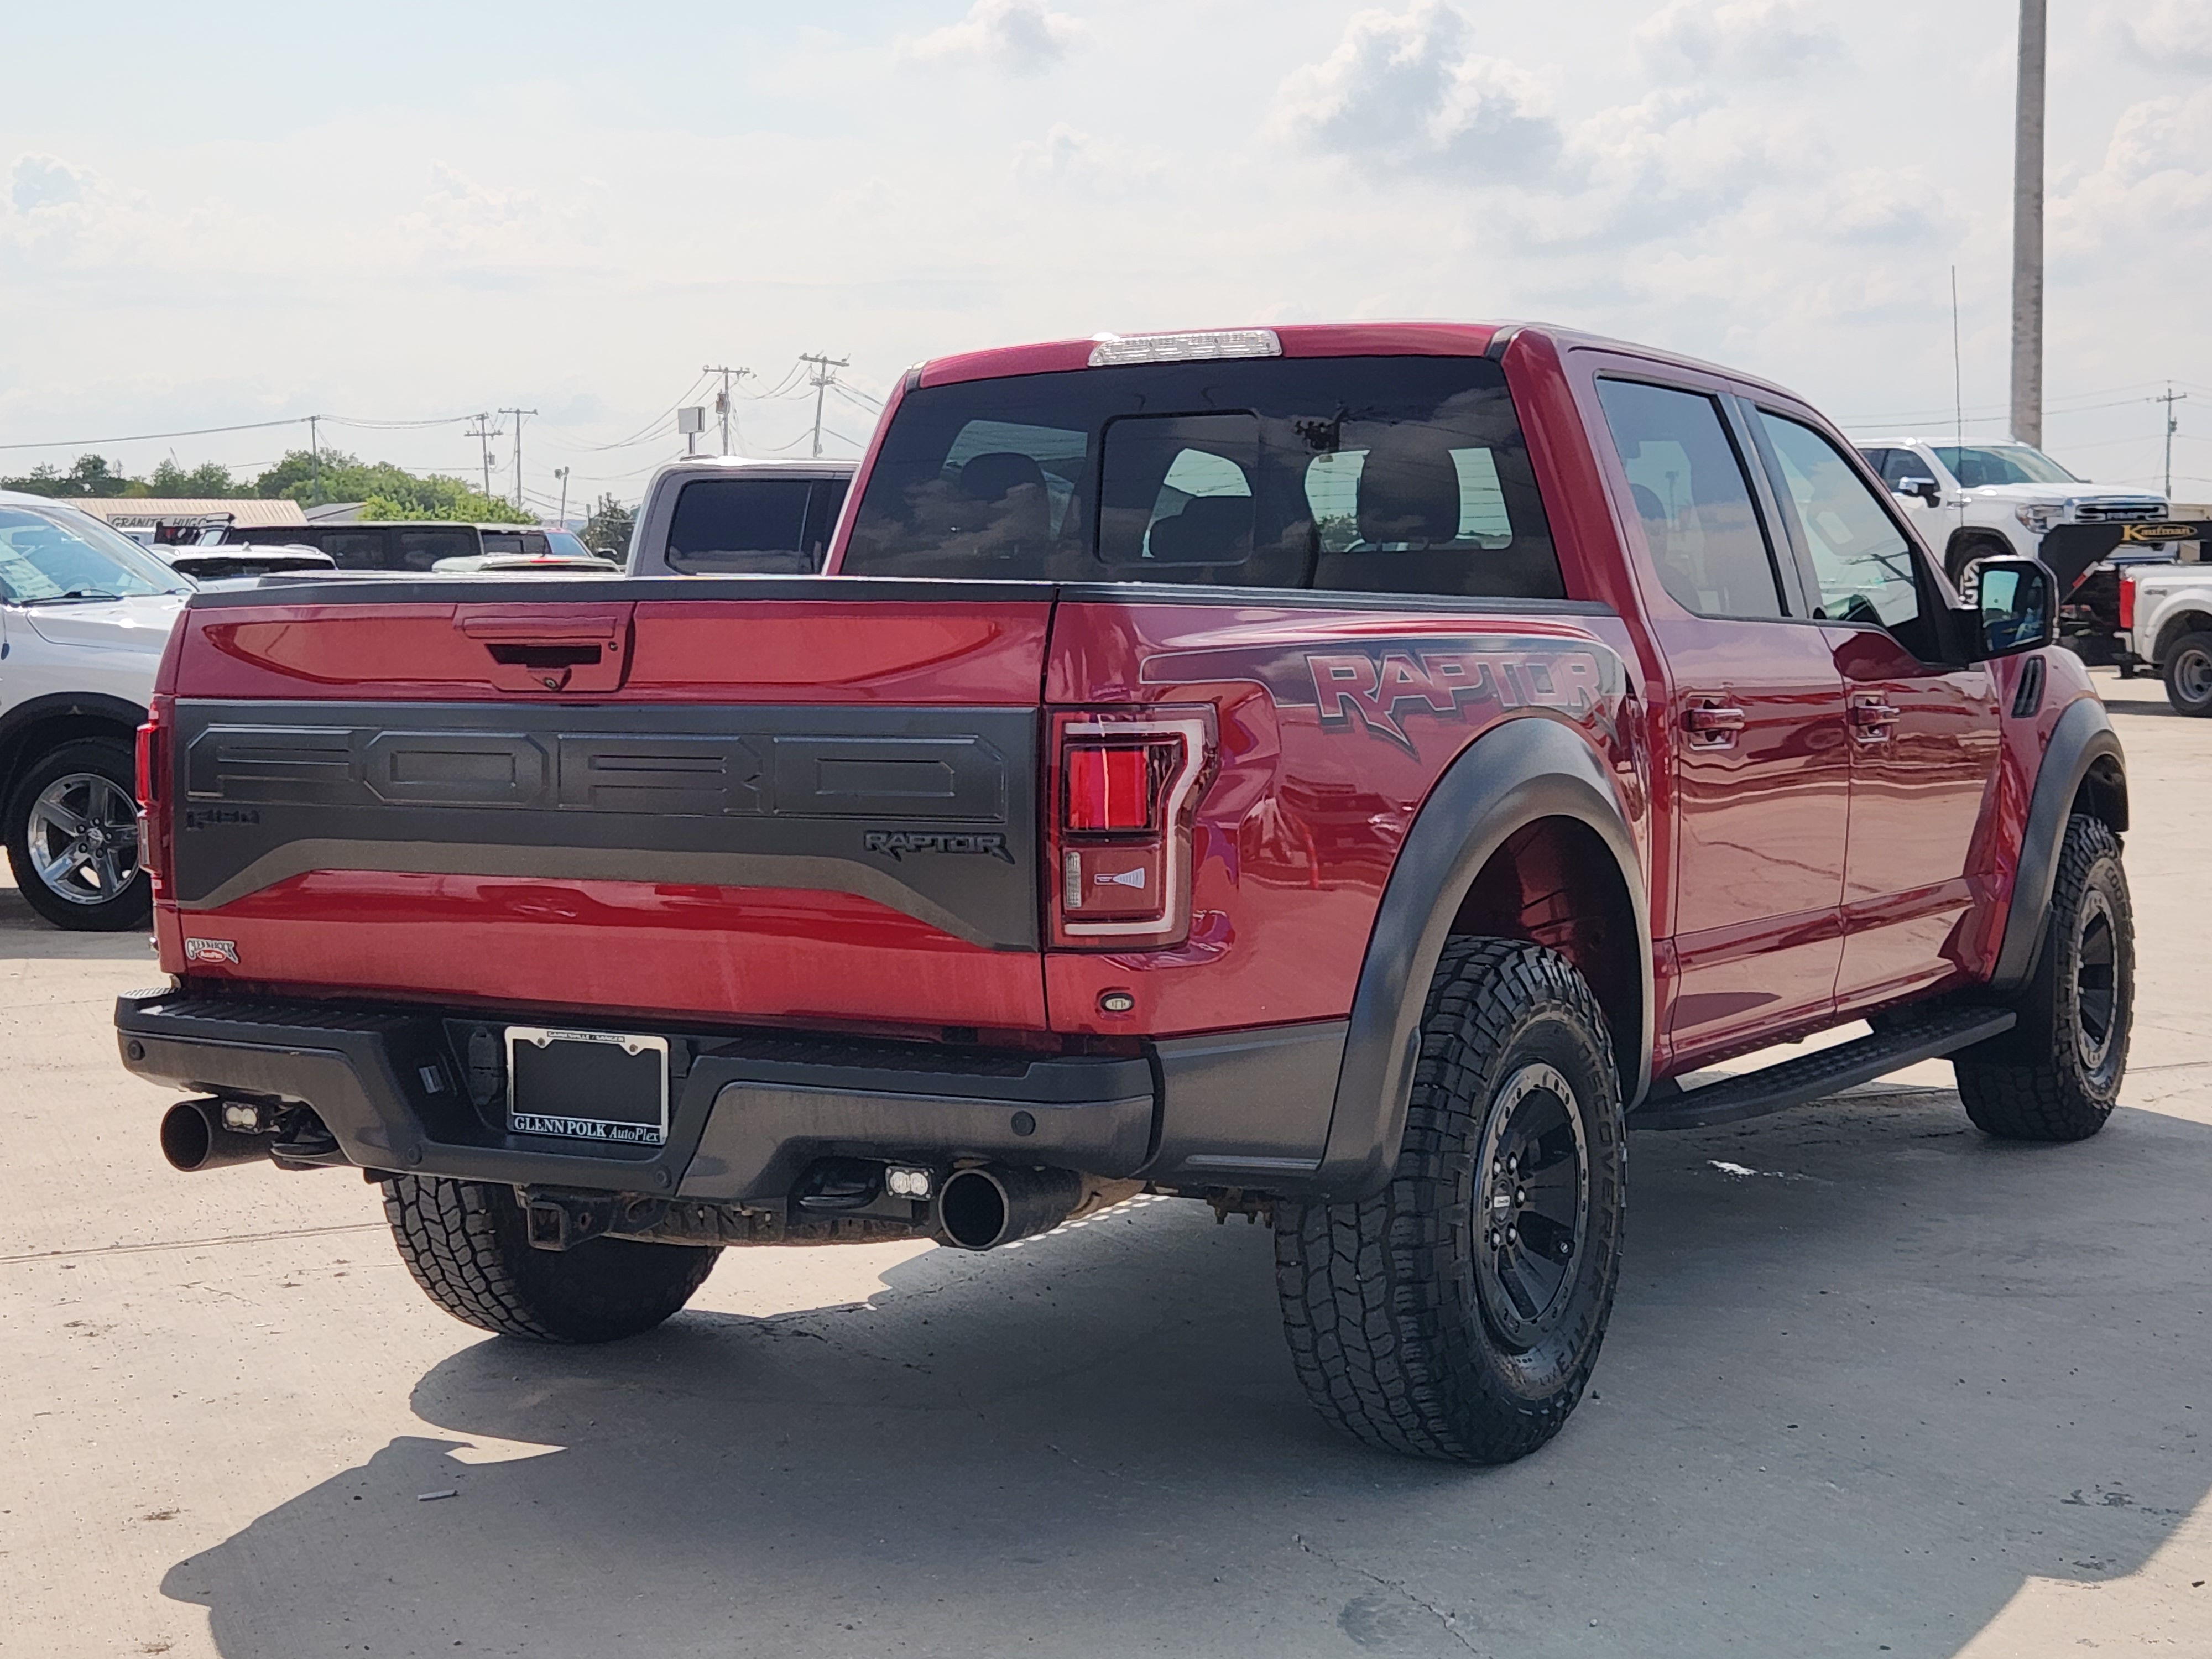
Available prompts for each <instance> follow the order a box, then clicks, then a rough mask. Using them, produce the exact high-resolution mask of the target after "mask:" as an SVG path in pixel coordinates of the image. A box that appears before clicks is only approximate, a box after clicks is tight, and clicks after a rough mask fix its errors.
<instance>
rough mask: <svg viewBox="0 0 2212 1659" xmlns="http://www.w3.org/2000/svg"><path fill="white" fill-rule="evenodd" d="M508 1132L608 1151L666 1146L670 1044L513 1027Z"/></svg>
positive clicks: (625, 1035) (638, 1036)
mask: <svg viewBox="0 0 2212 1659" xmlns="http://www.w3.org/2000/svg"><path fill="white" fill-rule="evenodd" d="M506 1047H507V1133H510V1134H519V1135H538V1136H544V1137H547V1138H550V1139H559V1140H580V1141H586V1142H592V1143H596V1144H598V1145H601V1146H655V1147H658V1146H666V1145H667V1144H668V1039H667V1038H666V1037H661V1036H646V1035H644V1034H642V1033H641V1032H637V1031H586V1030H575V1029H574V1028H572V1027H567V1026H548V1025H510V1026H508V1027H507V1030H506Z"/></svg>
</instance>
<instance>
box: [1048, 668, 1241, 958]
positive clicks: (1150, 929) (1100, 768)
mask: <svg viewBox="0 0 2212 1659" xmlns="http://www.w3.org/2000/svg"><path fill="white" fill-rule="evenodd" d="M1212 753H1213V710H1212V708H1210V707H1198V708H1153V709H1146V710H1127V711H1123V710H1118V709H1117V710H1063V711H1060V712H1059V713H1057V714H1055V715H1054V756H1055V764H1054V787H1053V801H1054V813H1053V821H1052V826H1051V829H1052V848H1051V851H1052V859H1053V866H1054V873H1055V875H1056V877H1057V879H1056V880H1055V881H1054V893H1053V904H1052V912H1053V917H1052V920H1053V934H1054V943H1055V944H1058V945H1115V946H1121V947H1123V948H1127V947H1129V946H1132V945H1133V946H1138V947H1140V948H1152V947H1158V946H1163V945H1175V944H1179V943H1180V942H1181V941H1182V939H1183V938H1184V937H1185V936H1186V935H1187V934H1188V933H1189V931H1190V886H1191V823H1192V819H1193V817H1194V815H1195V813H1196V811H1197V805H1198V796H1199V791H1200V784H1201V782H1202V781H1203V780H1204V777H1205V775H1206V769H1207V768H1208V766H1209V765H1210V764H1211V763H1212Z"/></svg>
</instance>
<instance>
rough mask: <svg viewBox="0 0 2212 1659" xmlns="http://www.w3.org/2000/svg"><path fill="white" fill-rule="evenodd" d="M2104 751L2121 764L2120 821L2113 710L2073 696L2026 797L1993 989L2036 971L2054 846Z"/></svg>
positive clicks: (2122, 824) (2123, 825)
mask: <svg viewBox="0 0 2212 1659" xmlns="http://www.w3.org/2000/svg"><path fill="white" fill-rule="evenodd" d="M2106 759H2109V760H2110V761H2112V763H2113V764H2114V765H2115V766H2117V767H2118V768H2119V769H2120V779H2121V785H2122V790H2121V794H2120V799H2119V803H2118V809H2119V810H2118V817H2119V822H2118V823H2115V824H2114V825H2113V826H2112V828H2113V829H2115V830H2116V831H2124V830H2125V829H2127V827H2128V823H2127V794H2126V781H2127V757H2126V756H2125V754H2124V753H2123V752H2122V751H2121V749H2120V739H2119V734H2118V732H2114V731H2113V730H2112V716H2110V715H2109V714H2106V712H2105V705H2104V704H2103V703H2102V702H2099V701H2098V700H2097V699H2096V698H2095V697H2093V696H2082V697H2077V698H2075V700H2074V702H2072V703H2071V704H2070V705H2069V707H2068V708H2067V710H2066V712H2065V713H2064V714H2061V715H2060V716H2059V717H2058V723H2057V725H2056V726H2053V727H2051V740H2050V742H2048V743H2047V744H2045V745H2044V749H2043V761H2042V763H2041V765H2040V766H2039V768H2038V769H2037V770H2036V774H2035V789H2034V793H2033V794H2031V795H2030V796H2029V798H2028V807H2027V829H2026V830H2025V831H2024V832H2023V833H2022V835H2021V844H2020V865H2019V868H2018V869H2017V870H2016V871H2015V873H2014V875H2013V882H2012V905H2011V908H2009V910H2008V912H2007V914H2006V916H2005V930H2004V943H2003V944H2002V945H2001V946H2000V947H1999V948H1998V951H1997V965H1996V972H1995V973H1993V974H1991V975H1990V989H1991V990H1993V991H2000V992H2012V991H2017V990H2019V989H2020V988H2021V987H2022V986H2023V985H2025V984H2027V981H2028V978H2029V976H2030V975H2033V973H2034V972H2035V963H2036V958H2037V957H2039V955H2040V954H2041V951H2042V946H2043V924H2044V921H2045V918H2047V917H2048V916H2049V915H2050V914H2051V888H2052V885H2053V884H2055V883H2056V882H2057V878H2058V850H2059V848H2060V847H2061V846H2062V845H2063V843H2064V842H2065V840H2066V820H2067V819H2068V818H2069V817H2071V816H2072V814H2073V811H2074V800H2075V796H2076V795H2078V794H2079V793H2081V780H2082V779H2084V778H2086V777H2087V776H2088V775H2089V769H2090V768H2091V767H2093V766H2094V765H2095V764H2096V763H2098V762H2099V761H2100V760H2106Z"/></svg>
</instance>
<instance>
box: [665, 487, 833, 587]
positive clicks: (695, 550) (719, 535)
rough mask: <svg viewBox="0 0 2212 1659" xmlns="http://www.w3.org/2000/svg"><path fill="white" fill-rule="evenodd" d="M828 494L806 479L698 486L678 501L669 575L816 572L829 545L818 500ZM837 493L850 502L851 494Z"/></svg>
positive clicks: (672, 524)
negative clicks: (682, 573)
mask: <svg viewBox="0 0 2212 1659" xmlns="http://www.w3.org/2000/svg"><path fill="white" fill-rule="evenodd" d="M823 487H824V481H817V480H810V479H806V478H699V479H695V480H693V481H692V482H691V483H687V484H685V485H684V489H683V490H682V492H681V493H680V494H679V495H678V496H677V497H676V512H675V514H674V516H673V517H672V518H671V520H670V523H669V526H668V568H670V569H671V570H677V571H682V572H684V574H687V575H708V574H714V573H716V572H721V573H725V574H727V573H732V572H735V573H744V572H748V571H751V572H763V571H765V572H769V573H772V574H803V573H805V572H809V571H811V570H813V569H814V568H816V567H817V565H819V564H820V562H821V557H822V550H823V546H824V545H825V544H826V543H827V540H828V532H827V531H826V529H822V528H818V527H817V526H819V525H820V522H821V520H820V511H821V509H820V508H819V507H817V506H816V504H815V500H814V497H815V495H816V494H817V491H820V490H822V489H823ZM836 495H837V498H838V499H839V500H841V501H842V498H843V495H844V487H843V485H842V483H838V484H836ZM835 511H836V510H835V508H834V507H833V508H831V509H830V512H831V516H832V520H833V521H834V517H835Z"/></svg>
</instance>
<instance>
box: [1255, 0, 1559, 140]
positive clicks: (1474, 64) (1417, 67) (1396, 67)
mask: <svg viewBox="0 0 2212 1659" xmlns="http://www.w3.org/2000/svg"><path fill="white" fill-rule="evenodd" d="M1473 33H1474V31H1473V30H1472V28H1471V27H1469V25H1468V21H1467V19H1466V17H1465V16H1464V15H1462V14H1461V13H1460V12H1459V11H1457V10H1456V9H1454V8H1453V7H1451V6H1449V5H1447V4H1445V3H1444V0H1414V3H1413V5H1412V6H1411V7H1409V8H1408V9H1407V10H1405V11H1403V12H1395V13H1394V12H1388V11H1379V10H1377V11H1363V12H1359V13H1357V14H1355V15H1353V17H1352V20H1351V21H1350V22H1349V23H1347V24H1346V26H1345V31H1344V37H1343V39H1342V40H1340V42H1339V43H1338V46H1337V48H1336V50H1335V51H1334V52H1331V53H1330V54H1329V55H1328V57H1327V58H1324V59H1322V61H1321V62H1320V63H1318V64H1308V65H1306V66H1305V67H1304V68H1303V69H1300V70H1296V71H1294V72H1293V73H1292V74H1291V76H1288V77H1287V78H1286V79H1285V81H1284V82H1283V84H1282V87H1281V89H1280V91H1279V93H1278V94H1277V97H1276V103H1275V112H1274V116H1273V121H1272V122H1271V124H1270V125H1271V127H1272V130H1273V131H1275V132H1277V133H1279V134H1282V135H1285V136H1287V137H1291V138H1294V139H1296V140H1297V141H1299V142H1301V143H1305V144H1308V145H1310V146H1312V147H1314V148H1316V149H1323V150H1328V151H1331V152H1333V153H1334V154H1337V155H1343V156H1346V157H1348V158H1349V159H1351V160H1352V161H1355V162H1358V163H1359V164H1360V165H1362V166H1364V167H1369V168H1371V169H1374V170H1376V171H1381V172H1389V171H1394V170H1399V169H1419V170H1443V171H1449V172H1454V173H1466V174H1467V175H1468V176H1470V177H1480V178H1481V179H1486V180H1491V181H1510V180H1514V179H1531V178H1534V177H1536V176H1538V175H1540V174H1541V173H1544V172H1545V171H1547V169H1548V168H1549V167H1551V166H1552V164H1553V161H1554V160H1555V159H1556V158H1557V156H1558V154H1559V146H1560V132H1559V123H1558V122H1557V121H1556V120H1555V119H1554V118H1553V115H1552V112H1551V107H1550V100H1549V98H1548V96H1547V94H1546V92H1545V89H1544V88H1543V86H1542V84H1541V82H1538V81H1537V79H1536V78H1535V77H1534V76H1532V75H1530V74H1529V73H1528V71H1526V70H1522V69H1521V68H1519V67H1518V66H1517V65H1516V64H1510V63H1508V62H1506V61H1504V60H1503V59H1501V58H1488V57H1484V56H1482V55H1480V54H1479V53H1477V52H1474V51H1473V50H1472V49H1471V41H1472V38H1473Z"/></svg>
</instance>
